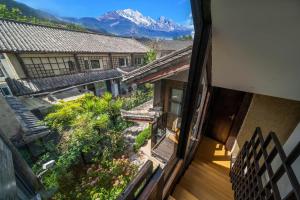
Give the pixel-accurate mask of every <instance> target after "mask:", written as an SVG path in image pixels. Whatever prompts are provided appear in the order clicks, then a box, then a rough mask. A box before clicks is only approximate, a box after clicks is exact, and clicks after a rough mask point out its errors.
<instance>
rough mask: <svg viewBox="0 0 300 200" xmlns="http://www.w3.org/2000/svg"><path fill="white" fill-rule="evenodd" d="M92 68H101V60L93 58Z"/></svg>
mask: <svg viewBox="0 0 300 200" xmlns="http://www.w3.org/2000/svg"><path fill="white" fill-rule="evenodd" d="M91 66H92V69H97V68H100V63H99V60H91Z"/></svg>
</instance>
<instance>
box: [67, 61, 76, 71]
mask: <svg viewBox="0 0 300 200" xmlns="http://www.w3.org/2000/svg"><path fill="white" fill-rule="evenodd" d="M68 65H69V69H70V71H74V70H75V64H74V62H73V61H71V60H70V61H68Z"/></svg>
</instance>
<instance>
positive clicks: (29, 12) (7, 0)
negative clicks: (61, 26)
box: [0, 0, 58, 21]
mask: <svg viewBox="0 0 300 200" xmlns="http://www.w3.org/2000/svg"><path fill="white" fill-rule="evenodd" d="M0 4H4V5H6V7H7V8H9V9H12V8H19V9H20V10H21V12H22V14H23V15H25V16H28V17H29V16H30V17H37V18H40V19H47V20H54V21H57V20H58V19H57V17H56V16H54V15H52V14H50V13H48V12H45V11H42V10H38V9H34V8H31V7H30V6H27V5H26V4H24V3H20V2H17V1H14V0H0Z"/></svg>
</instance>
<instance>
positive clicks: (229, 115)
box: [206, 87, 252, 149]
mask: <svg viewBox="0 0 300 200" xmlns="http://www.w3.org/2000/svg"><path fill="white" fill-rule="evenodd" d="M251 98H252V95H251ZM250 102H251V99H250V100H249V93H246V92H241V91H237V90H230V89H224V88H218V87H214V88H213V92H212V101H211V104H210V113H209V117H208V122H207V131H206V135H207V136H208V137H210V138H212V139H214V140H216V141H218V142H220V143H222V144H226V147H227V149H228V148H229V149H231V147H232V144H228V141H227V140H228V138H229V136H231V138H232V137H234V138H236V136H237V134H238V131H239V129H240V127H241V125H242V122H243V119H244V117H245V115H246V112H247V110H248V107H249V105H250ZM245 107H246V109H245ZM230 143H231V142H230Z"/></svg>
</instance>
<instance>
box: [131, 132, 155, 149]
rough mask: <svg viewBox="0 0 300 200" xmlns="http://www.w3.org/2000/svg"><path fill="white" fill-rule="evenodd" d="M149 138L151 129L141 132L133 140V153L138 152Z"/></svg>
mask: <svg viewBox="0 0 300 200" xmlns="http://www.w3.org/2000/svg"><path fill="white" fill-rule="evenodd" d="M150 137H151V129H150V128H149V127H148V128H146V129H144V130H143V131H141V132H140V133H139V134H138V135H137V136H136V138H135V143H134V145H133V148H134V150H135V151H137V150H139V149H140V148H141V147H142V146H143V145H144V144H145V143H146V142H147V140H148V139H150Z"/></svg>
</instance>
